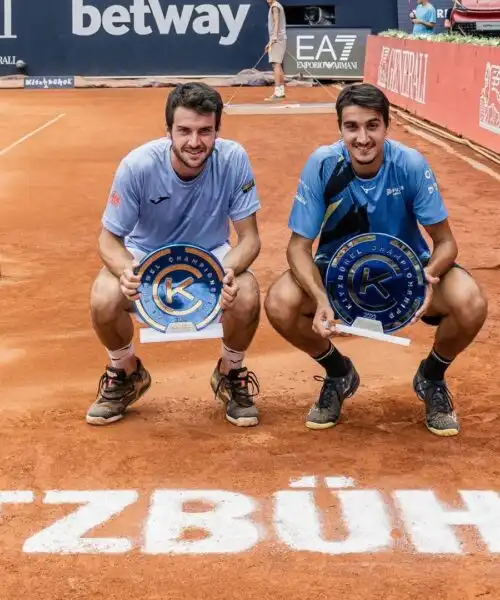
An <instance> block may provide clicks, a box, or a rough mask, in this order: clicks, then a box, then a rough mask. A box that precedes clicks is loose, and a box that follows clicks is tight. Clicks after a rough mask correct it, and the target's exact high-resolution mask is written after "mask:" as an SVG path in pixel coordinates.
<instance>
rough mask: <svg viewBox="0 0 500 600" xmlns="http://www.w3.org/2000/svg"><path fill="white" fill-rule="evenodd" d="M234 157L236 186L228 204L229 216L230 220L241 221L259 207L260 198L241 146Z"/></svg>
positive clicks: (252, 173)
mask: <svg viewBox="0 0 500 600" xmlns="http://www.w3.org/2000/svg"><path fill="white" fill-rule="evenodd" d="M234 158H235V161H234V167H233V168H234V169H236V176H235V179H236V187H235V190H234V193H233V197H232V199H231V202H230V204H229V218H230V219H231V221H241V219H246V218H247V217H249V216H251V215H253V214H254V213H256V212H257V211H258V210H259V209H260V200H259V196H258V194H257V186H256V183H255V175H254V172H253V169H252V165H251V164H250V159H249V158H248V154H247V153H246V152H245V150H244V149H243V148H241V149H240V150H239V152H238V154H237V155H236V156H235V157H234Z"/></svg>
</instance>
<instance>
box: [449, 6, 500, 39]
mask: <svg viewBox="0 0 500 600" xmlns="http://www.w3.org/2000/svg"><path fill="white" fill-rule="evenodd" d="M450 27H451V31H454V32H457V33H462V34H463V35H475V36H488V37H500V0H455V2H454V5H453V8H452V9H451V14H450Z"/></svg>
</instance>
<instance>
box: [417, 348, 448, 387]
mask: <svg viewBox="0 0 500 600" xmlns="http://www.w3.org/2000/svg"><path fill="white" fill-rule="evenodd" d="M452 362H453V358H444V356H441V355H440V354H438V353H437V352H436V351H435V350H434V348H433V349H432V350H431V353H430V354H429V356H428V357H427V358H426V359H425V361H424V368H423V375H424V377H425V378H426V379H430V380H431V381H443V379H444V374H445V373H446V369H447V368H448V367H449V366H450V365H451V363H452Z"/></svg>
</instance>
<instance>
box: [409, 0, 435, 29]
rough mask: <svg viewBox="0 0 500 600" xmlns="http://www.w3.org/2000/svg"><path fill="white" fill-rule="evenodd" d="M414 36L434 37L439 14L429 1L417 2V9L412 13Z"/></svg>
mask: <svg viewBox="0 0 500 600" xmlns="http://www.w3.org/2000/svg"><path fill="white" fill-rule="evenodd" d="M410 19H411V20H412V22H413V32H412V33H413V35H433V33H434V27H435V26H436V21H437V12H436V9H435V8H434V6H433V5H432V4H431V3H430V2H429V0H417V8H416V9H415V10H412V11H411V13H410Z"/></svg>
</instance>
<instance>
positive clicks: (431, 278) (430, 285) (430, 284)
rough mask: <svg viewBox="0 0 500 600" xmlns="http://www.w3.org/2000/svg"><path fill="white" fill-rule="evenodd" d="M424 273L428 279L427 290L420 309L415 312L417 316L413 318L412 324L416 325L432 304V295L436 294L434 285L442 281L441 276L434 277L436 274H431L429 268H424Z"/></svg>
mask: <svg viewBox="0 0 500 600" xmlns="http://www.w3.org/2000/svg"><path fill="white" fill-rule="evenodd" d="M424 274H425V280H426V281H427V289H426V292H425V299H424V303H423V304H422V306H421V307H420V308H419V309H418V311H417V312H416V313H415V316H414V317H413V319H412V320H411V322H410V325H414V324H415V323H416V322H417V321H418V320H419V319H420V318H421V317H423V316H424V315H425V313H426V312H427V310H428V309H429V306H430V305H431V302H432V297H433V295H434V292H433V286H434V285H436V284H438V283H439V281H440V279H439V277H434V275H431V273H429V271H428V270H427V268H425V269H424Z"/></svg>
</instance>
